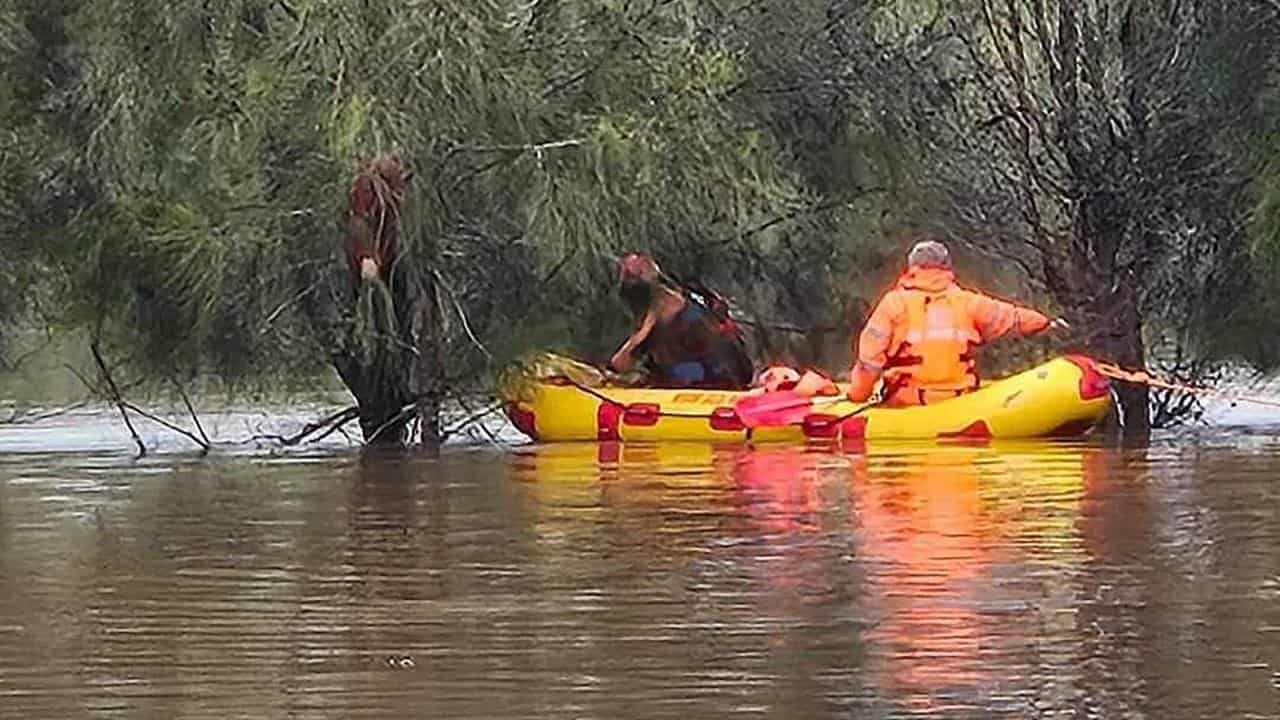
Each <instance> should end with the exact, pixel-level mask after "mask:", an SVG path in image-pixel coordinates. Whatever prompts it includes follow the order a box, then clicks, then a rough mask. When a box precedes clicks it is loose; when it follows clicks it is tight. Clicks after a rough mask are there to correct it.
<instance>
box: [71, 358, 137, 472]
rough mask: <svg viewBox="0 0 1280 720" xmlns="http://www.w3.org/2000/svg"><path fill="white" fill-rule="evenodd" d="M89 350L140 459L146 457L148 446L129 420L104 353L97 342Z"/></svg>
mask: <svg viewBox="0 0 1280 720" xmlns="http://www.w3.org/2000/svg"><path fill="white" fill-rule="evenodd" d="M89 350H90V351H91V352H92V353H93V361H94V362H95V363H97V365H98V373H99V374H100V375H101V377H102V382H103V383H105V385H106V388H107V390H108V391H109V392H110V393H111V395H110V398H109V399H110V400H111V401H112V402H113V403H115V406H116V408H117V409H119V410H120V417H121V418H123V419H124V426H125V427H127V428H129V434H130V435H131V436H133V442H134V443H135V444H136V445H137V446H138V457H140V458H141V457H144V456H146V454H147V446H146V445H144V444H143V443H142V438H141V437H139V436H138V431H137V430H135V429H134V427H133V421H131V420H130V419H129V413H128V411H126V410H125V402H124V398H123V397H122V396H121V395H120V388H119V387H117V386H116V381H115V379H114V378H112V377H111V371H110V370H109V369H108V368H107V363H106V361H105V360H103V359H102V352H101V351H100V350H99V349H98V341H97V340H94V341H93V342H91V343H89ZM81 381H82V382H84V378H81ZM86 386H87V387H88V388H89V389H90V390H94V391H97V389H96V388H94V386H93V385H92V384H88V383H86ZM99 392H100V391H99Z"/></svg>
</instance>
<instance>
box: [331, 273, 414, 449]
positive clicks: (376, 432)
mask: <svg viewBox="0 0 1280 720" xmlns="http://www.w3.org/2000/svg"><path fill="white" fill-rule="evenodd" d="M396 275H397V277H396V278H394V280H396V281H397V282H392V283H391V284H390V285H391V287H392V288H395V289H396V290H399V292H394V293H393V294H391V296H390V301H391V302H390V306H388V297H387V294H386V293H384V292H383V291H382V288H380V287H377V286H372V285H370V286H362V287H358V288H355V297H354V298H353V299H352V302H351V304H350V307H352V308H356V307H357V306H359V305H364V309H363V311H362V310H359V309H357V310H356V312H355V313H354V315H353V317H351V318H350V319H351V320H352V322H350V323H348V324H347V332H346V334H345V337H344V338H343V342H342V345H341V349H340V350H339V351H338V352H337V353H335V355H334V357H333V365H334V367H335V368H336V369H337V371H338V376H339V377H340V378H342V382H343V384H345V385H346V386H347V389H348V390H350V391H351V394H352V395H353V396H354V397H355V399H356V405H357V407H358V408H359V409H360V430H361V433H362V434H363V436H364V441H365V443H366V444H368V445H378V446H395V445H403V444H404V442H405V439H406V436H407V432H406V431H407V429H408V424H409V421H410V420H412V419H413V415H412V413H411V412H409V411H408V410H406V408H407V407H409V406H411V405H412V404H413V402H414V396H413V393H412V392H411V389H410V382H409V380H410V369H411V367H412V357H413V354H412V352H411V349H412V348H413V344H412V338H413V336H412V334H411V332H410V327H409V326H408V325H407V323H406V322H405V321H406V320H408V319H409V317H410V316H409V314H408V313H406V312H404V311H403V310H402V308H406V307H409V306H410V298H409V297H408V293H406V292H404V291H403V289H402V288H405V287H406V286H407V283H403V282H398V280H400V279H401V278H400V277H399V276H401V275H403V273H401V272H399V271H398V272H397V273H396ZM366 301H368V304H367V305H366V304H364V303H365V302H366ZM365 314H367V317H361V316H362V315H365ZM366 323H367V324H366Z"/></svg>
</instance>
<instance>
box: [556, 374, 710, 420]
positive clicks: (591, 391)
mask: <svg viewBox="0 0 1280 720" xmlns="http://www.w3.org/2000/svg"><path fill="white" fill-rule="evenodd" d="M560 377H562V378H564V380H565V382H567V383H569V384H570V385H572V386H573V387H575V388H577V389H578V390H579V391H581V392H584V393H586V394H588V395H590V396H591V397H593V398H595V399H597V400H599V401H600V402H605V403H609V404H610V405H616V406H618V407H622V408H625V407H627V406H628V405H630V403H625V402H622V401H621V400H616V399H614V398H611V397H609V396H608V395H605V394H604V393H602V392H600V391H599V390H596V389H595V388H593V387H591V386H589V385H583V384H582V383H580V382H578V381H577V380H574V379H573V378H571V377H569V376H567V375H561V376H560ZM657 415H658V416H659V417H679V418H693V419H695V420H708V419H710V418H711V413H701V412H680V411H678V410H663V409H662V408H661V407H659V408H658V412H657Z"/></svg>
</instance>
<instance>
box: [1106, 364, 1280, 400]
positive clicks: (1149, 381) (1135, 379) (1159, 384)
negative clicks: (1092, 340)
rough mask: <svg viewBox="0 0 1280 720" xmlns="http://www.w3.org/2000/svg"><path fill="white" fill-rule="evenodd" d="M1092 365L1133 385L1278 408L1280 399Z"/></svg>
mask: <svg viewBox="0 0 1280 720" xmlns="http://www.w3.org/2000/svg"><path fill="white" fill-rule="evenodd" d="M1094 367H1095V368H1097V370H1098V372H1099V373H1101V374H1102V375H1105V376H1106V377H1108V378H1111V379H1112V380H1119V381H1120V382H1127V383H1132V384H1134V385H1146V386H1147V387H1153V388H1159V389H1161V390H1172V391H1174V392H1183V393H1188V394H1190V395H1212V396H1216V397H1221V398H1223V399H1225V400H1230V401H1232V402H1233V403H1235V402H1250V403H1256V404H1258V405H1267V406H1270V407H1277V408H1280V401H1277V400H1266V399H1263V398H1259V397H1254V396H1249V395H1232V394H1230V393H1226V392H1223V391H1221V390H1215V389H1213V388H1205V387H1196V386H1194V385H1186V384H1183V383H1179V382H1174V381H1172V380H1165V379H1162V378H1159V377H1156V376H1155V375H1152V374H1151V373H1150V372H1148V371H1146V370H1126V369H1124V368H1122V367H1120V366H1118V365H1112V364H1110V363H1102V362H1095V363H1094Z"/></svg>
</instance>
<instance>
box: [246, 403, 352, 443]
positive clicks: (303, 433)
mask: <svg viewBox="0 0 1280 720" xmlns="http://www.w3.org/2000/svg"><path fill="white" fill-rule="evenodd" d="M358 417H360V408H358V407H356V406H354V405H352V406H351V407H349V408H346V409H344V410H339V411H338V412H336V413H333V414H332V415H328V416H326V417H323V418H321V419H319V420H316V421H313V422H309V423H307V424H306V425H303V426H302V429H301V430H299V431H298V432H297V433H295V434H293V435H289V436H285V435H276V434H265V433H260V434H257V435H254V436H253V437H251V438H249V440H248V442H254V441H259V440H270V441H272V442H277V443H280V445H282V446H284V447H292V446H294V445H297V444H299V443H301V442H302V441H303V440H306V439H307V438H308V437H310V436H311V435H314V434H315V433H318V432H322V433H323V434H321V435H320V436H319V437H317V438H316V439H315V440H313V441H312V442H320V441H321V440H323V439H325V438H327V437H329V436H330V435H332V434H333V433H335V432H337V431H339V430H341V428H342V426H343V425H346V424H347V423H349V422H351V421H352V420H355V419H356V418H358Z"/></svg>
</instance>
